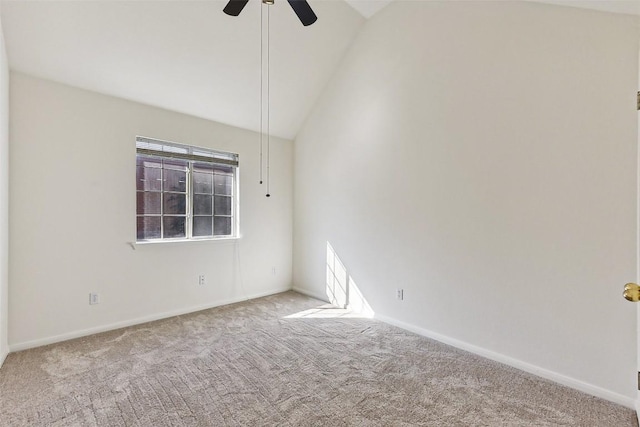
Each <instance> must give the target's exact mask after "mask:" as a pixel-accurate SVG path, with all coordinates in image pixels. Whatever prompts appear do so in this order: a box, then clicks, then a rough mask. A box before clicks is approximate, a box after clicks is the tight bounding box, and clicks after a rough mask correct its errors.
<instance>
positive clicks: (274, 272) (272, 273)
mask: <svg viewBox="0 0 640 427" xmlns="http://www.w3.org/2000/svg"><path fill="white" fill-rule="evenodd" d="M271 275H272V276H275V275H276V268H275V267H271Z"/></svg>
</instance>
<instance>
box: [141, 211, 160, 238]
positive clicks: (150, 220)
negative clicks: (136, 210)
mask: <svg viewBox="0 0 640 427" xmlns="http://www.w3.org/2000/svg"><path fill="white" fill-rule="evenodd" d="M137 225H138V240H149V239H159V238H160V237H162V236H161V231H162V230H161V229H160V217H159V216H139V217H138V221H137Z"/></svg>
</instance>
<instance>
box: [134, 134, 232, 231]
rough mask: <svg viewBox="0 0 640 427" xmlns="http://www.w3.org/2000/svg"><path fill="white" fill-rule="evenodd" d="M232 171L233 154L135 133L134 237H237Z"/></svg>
mask: <svg viewBox="0 0 640 427" xmlns="http://www.w3.org/2000/svg"><path fill="white" fill-rule="evenodd" d="M237 172H238V155H237V154H233V153H225V152H221V151H214V150H209V149H206V148H199V147H192V146H189V145H182V144H175V143H172V142H171V143H170V142H165V141H159V140H155V139H150V138H143V137H137V138H136V196H137V201H136V214H137V218H136V219H137V241H138V242H145V241H158V240H185V239H193V240H195V239H212V238H224V237H234V236H236V230H237V227H238V224H237V218H238V216H237V213H236V212H237V208H236V205H237V199H238V196H237V189H236V182H237Z"/></svg>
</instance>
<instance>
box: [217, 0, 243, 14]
mask: <svg viewBox="0 0 640 427" xmlns="http://www.w3.org/2000/svg"><path fill="white" fill-rule="evenodd" d="M248 2H249V0H229V3H227V5H226V6H225V7H224V9H222V11H223V12H224V13H226V14H227V15H231V16H238V15H240V12H242V9H244V7H245V6H246V5H247V3H248Z"/></svg>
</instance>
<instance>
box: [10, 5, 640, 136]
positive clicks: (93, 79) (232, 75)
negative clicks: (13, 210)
mask: <svg viewBox="0 0 640 427" xmlns="http://www.w3.org/2000/svg"><path fill="white" fill-rule="evenodd" d="M391 1H392V0H346V1H342V0H310V4H311V6H312V7H313V9H314V10H315V12H316V14H317V15H318V21H317V22H316V23H315V24H313V25H311V26H308V27H303V26H302V25H301V24H300V22H299V21H298V19H297V17H296V16H295V14H294V13H293V11H292V10H291V8H290V7H289V5H288V4H287V2H285V1H282V0H279V1H276V2H275V5H273V6H270V7H269V8H268V11H269V15H270V27H271V31H270V43H269V45H270V48H269V52H270V60H269V70H270V82H271V83H270V91H269V98H270V120H269V123H270V132H271V134H273V135H277V136H281V137H284V138H288V139H293V138H294V137H295V135H296V134H297V132H298V130H299V129H300V127H301V126H302V123H303V122H304V120H305V118H306V117H307V115H308V114H309V112H310V111H311V109H312V108H313V106H314V104H315V102H316V100H317V99H318V97H319V96H320V94H321V93H322V90H323V88H324V86H325V85H326V83H327V82H328V80H329V79H330V77H331V75H332V73H333V72H334V70H335V69H336V68H337V66H338V64H339V62H340V60H341V58H342V57H343V56H344V55H345V54H346V52H347V50H348V48H349V46H350V44H351V42H352V40H353V39H354V38H355V37H356V36H357V34H358V32H359V30H360V28H361V26H362V25H363V24H364V23H365V21H366V19H367V18H370V17H372V16H373V15H374V14H376V13H377V12H378V11H380V10H381V9H382V8H384V7H385V6H387V5H388V4H389V3H391ZM396 1H402V0H396ZM416 1H417V0H416ZM425 1H426V0H425ZM539 1H543V2H546V3H556V4H563V5H570V6H578V7H589V8H595V9H601V10H607V11H612V12H619V13H635V14H640V1H636V0H629V1H627V0H602V1H587V0H585V1H580V0H539ZM225 4H226V0H213V1H211V0H209V1H190V0H178V1H113V0H111V1H91V0H82V1H50V0H49V1H3V2H2V4H1V9H0V10H1V14H2V26H3V30H4V35H5V39H6V44H7V53H8V57H9V64H10V67H11V68H12V69H13V70H16V71H19V72H23V73H26V74H30V75H33V76H36V77H42V78H46V79H50V80H54V81H58V82H61V83H65V84H69V85H73V86H76V87H80V88H84V89H88V90H93V91H97V92H101V93H105V94H108V95H113V96H117V97H121V98H125V99H130V100H133V101H138V102H142V103H145V104H149V105H154V106H157V107H161V108H166V109H169V110H173V111H178V112H182V113H186V114H190V115H193V116H197V117H202V118H206V119H210V120H214V121H217V122H221V123H226V124H230V125H233V126H238V127H241V128H245V129H251V130H255V131H259V130H260V93H261V90H260V87H261V78H260V76H261V74H260V46H261V37H260V35H261V33H260V24H261V17H260V14H261V9H262V11H263V13H265V14H266V13H267V12H266V10H267V9H266V7H264V8H261V7H260V5H261V3H260V1H258V0H252V1H250V2H249V3H248V4H247V6H246V7H245V9H244V10H243V11H242V13H241V14H240V16H238V17H231V16H228V15H226V14H224V13H223V12H222V9H223V8H224V6H225ZM265 46H266V44H263V47H265ZM263 83H265V82H263Z"/></svg>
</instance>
